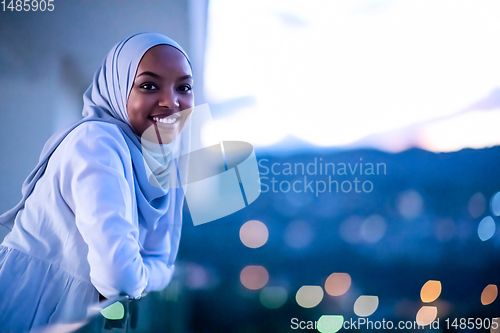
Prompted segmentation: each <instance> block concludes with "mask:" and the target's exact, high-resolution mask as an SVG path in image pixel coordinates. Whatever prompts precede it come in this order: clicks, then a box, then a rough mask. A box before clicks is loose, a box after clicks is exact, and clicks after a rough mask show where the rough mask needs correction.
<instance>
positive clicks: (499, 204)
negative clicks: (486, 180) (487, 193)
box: [490, 192, 500, 216]
mask: <svg viewBox="0 0 500 333" xmlns="http://www.w3.org/2000/svg"><path fill="white" fill-rule="evenodd" d="M490 209H491V212H492V213H493V215H495V216H500V192H497V193H495V195H494V196H493V197H492V198H491V202H490Z"/></svg>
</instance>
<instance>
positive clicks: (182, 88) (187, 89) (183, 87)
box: [178, 84, 193, 92]
mask: <svg viewBox="0 0 500 333" xmlns="http://www.w3.org/2000/svg"><path fill="white" fill-rule="evenodd" d="M191 89H193V88H192V87H191V86H190V85H188V84H186V85H182V86H180V87H179V88H178V90H179V91H182V92H188V91H190V90H191Z"/></svg>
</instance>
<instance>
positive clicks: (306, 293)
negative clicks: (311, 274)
mask: <svg viewBox="0 0 500 333" xmlns="http://www.w3.org/2000/svg"><path fill="white" fill-rule="evenodd" d="M323 296H324V292H323V288H321V287H320V286H302V287H300V289H299V290H298V291H297V294H296V295H295V300H296V301H297V304H298V305H300V306H301V307H303V308H314V307H315V306H316V305H318V304H319V303H320V302H321V300H323Z"/></svg>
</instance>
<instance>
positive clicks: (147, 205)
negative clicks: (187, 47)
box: [0, 33, 191, 245]
mask: <svg viewBox="0 0 500 333" xmlns="http://www.w3.org/2000/svg"><path fill="white" fill-rule="evenodd" d="M160 44H166V45H170V46H173V47H175V48H177V49H178V50H179V51H181V52H182V53H183V54H184V55H185V56H186V59H187V60H188V62H189V58H188V56H187V54H186V52H184V50H183V49H182V48H181V47H180V46H179V44H177V43H176V42H175V41H173V40H172V39H170V38H168V37H166V36H164V35H162V34H158V33H139V34H136V35H133V36H131V37H129V38H126V39H124V40H123V41H121V42H120V43H118V44H117V45H116V46H115V47H113V48H112V49H111V51H110V52H109V53H108V55H107V56H106V58H105V59H104V62H103V64H102V66H101V68H99V70H97V72H96V74H95V75H94V79H93V82H92V84H91V85H90V87H89V88H88V89H87V91H86V92H85V94H84V96H83V101H84V105H83V111H82V115H83V117H84V118H83V119H82V120H81V121H79V122H78V123H76V124H75V125H73V126H71V127H70V128H69V129H67V130H65V131H63V132H60V133H57V134H54V135H53V136H52V137H51V138H50V139H49V140H48V141H47V143H46V144H45V146H44V148H43V150H42V153H41V155H40V160H39V162H38V164H37V166H36V167H35V169H34V170H33V171H32V172H31V173H30V175H29V176H28V178H26V180H25V181H24V184H23V187H22V195H23V197H22V199H21V201H20V202H19V203H18V204H17V205H16V206H15V207H13V208H12V209H10V210H9V211H7V212H6V213H4V214H3V215H1V216H0V224H1V225H3V226H5V227H7V228H8V229H10V230H12V228H13V226H14V222H15V219H16V216H17V213H18V212H19V211H20V210H21V209H23V208H24V205H25V202H26V199H27V198H28V197H29V196H30V195H31V193H32V192H33V189H34V187H35V184H36V183H37V181H38V180H39V179H40V177H42V176H43V174H44V172H45V169H46V167H47V163H48V161H49V159H50V156H51V155H52V153H53V152H54V151H55V150H56V148H57V147H58V146H59V144H61V142H62V141H63V140H64V138H65V137H66V136H67V135H68V134H69V133H70V132H71V131H72V130H73V129H75V128H76V127H78V126H79V125H81V124H82V123H84V122H87V121H104V122H107V123H112V124H115V125H116V126H118V127H119V128H120V130H121V131H122V133H123V135H124V138H125V140H126V142H127V145H128V148H129V150H130V153H131V156H132V163H133V168H134V182H135V192H136V199H137V209H138V218H139V224H141V225H143V226H144V227H146V228H147V229H154V228H155V227H156V226H157V224H158V221H159V220H160V219H161V218H162V217H164V216H166V212H167V210H168V209H174V212H173V215H170V214H169V216H173V218H174V221H171V223H172V224H173V225H176V226H180V223H181V221H180V220H181V218H182V214H181V213H182V205H183V200H184V193H183V191H182V188H170V189H165V188H161V187H157V186H152V185H151V184H150V183H149V181H148V177H147V173H146V170H147V168H148V167H149V166H148V165H146V164H145V163H144V156H143V152H142V148H141V141H140V137H139V136H138V135H137V134H136V133H135V132H134V131H133V130H132V128H131V127H130V125H129V119H128V115H127V100H128V96H129V93H130V90H131V88H132V85H133V83H134V79H135V75H136V71H137V67H138V66H139V62H140V61H141V59H142V57H143V55H144V54H145V53H146V51H148V50H149V49H150V48H152V47H153V46H156V45H160ZM189 64H190V65H191V63H190V62H189ZM189 130H190V129H189V128H185V129H184V132H185V133H184V134H183V135H182V136H181V140H182V141H181V143H180V152H178V153H179V154H182V153H187V151H188V149H189V142H186V141H188V139H189ZM145 153H146V154H147V151H145ZM177 156H178V155H177ZM170 157H172V155H171V156H170ZM150 174H151V172H150ZM174 229H176V233H180V227H176V228H174ZM177 229H178V230H177ZM179 236H180V235H179ZM177 240H178V238H177ZM176 245H178V244H176Z"/></svg>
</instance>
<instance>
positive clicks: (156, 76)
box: [136, 71, 193, 80]
mask: <svg viewBox="0 0 500 333" xmlns="http://www.w3.org/2000/svg"><path fill="white" fill-rule="evenodd" d="M143 75H149V76H152V77H154V78H157V79H161V76H160V75H158V74H156V73H153V72H149V71H145V72H142V73H141V74H138V75H137V76H136V77H139V76H143ZM188 79H193V77H192V76H191V75H189V74H188V75H184V76H181V77H180V78H179V79H178V80H188Z"/></svg>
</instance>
